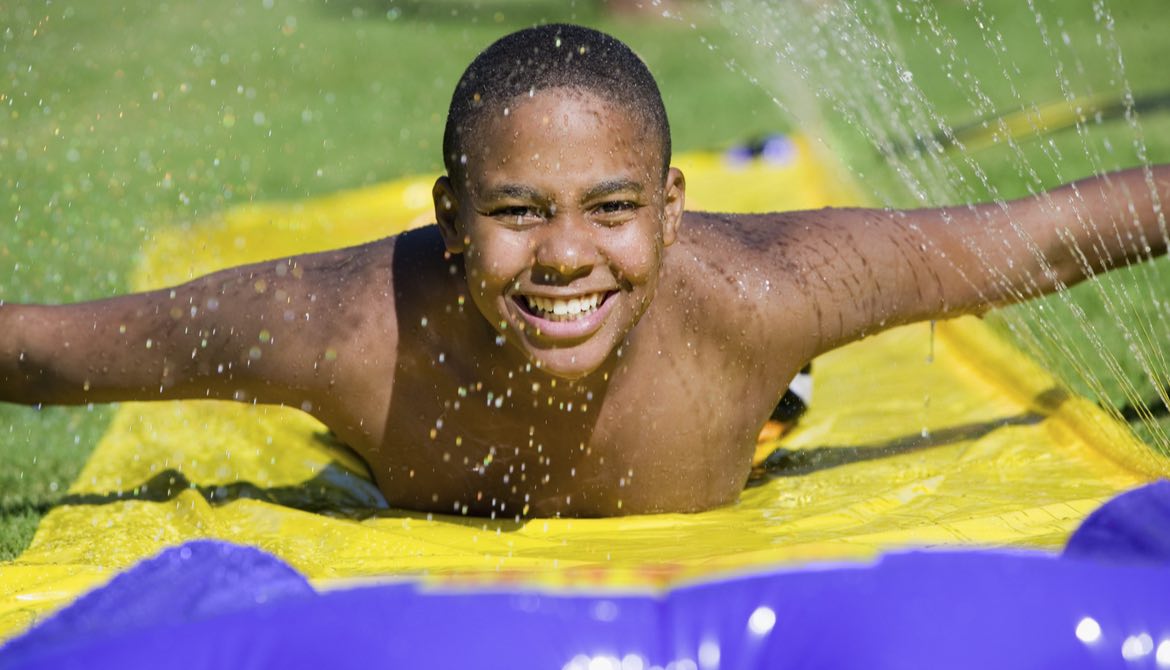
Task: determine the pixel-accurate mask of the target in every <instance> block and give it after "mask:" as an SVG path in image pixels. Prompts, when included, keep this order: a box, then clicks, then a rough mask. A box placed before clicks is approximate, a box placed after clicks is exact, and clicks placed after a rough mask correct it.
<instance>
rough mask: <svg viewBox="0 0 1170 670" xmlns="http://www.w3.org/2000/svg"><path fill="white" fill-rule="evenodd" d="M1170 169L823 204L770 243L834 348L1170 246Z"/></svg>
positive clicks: (1028, 294)
mask: <svg viewBox="0 0 1170 670" xmlns="http://www.w3.org/2000/svg"><path fill="white" fill-rule="evenodd" d="M1164 203H1166V204H1170V166H1159V167H1153V168H1148V169H1147V168H1136V169H1132V170H1126V171H1123V172H1117V173H1111V174H1106V175H1102V176H1098V177H1091V178H1088V179H1084V180H1081V181H1078V182H1074V183H1072V184H1068V185H1065V186H1062V187H1060V188H1057V189H1055V190H1053V191H1050V192H1047V193H1042V194H1039V195H1036V196H1032V197H1028V198H1023V199H1020V200H1015V201H1011V202H1003V203H989V204H983V205H977V206H969V207H943V208H936V209H919V210H907V211H897V210H866V209H848V210H819V211H813V212H802V213H797V214H794V215H791V216H789V217H787V218H785V219H784V220H783V221H781V222H780V223H781V224H782V225H779V226H777V229H778V230H779V231H780V232H778V234H777V236H776V239H775V241H774V243H773V245H772V246H773V250H772V251H773V253H776V251H777V250H776V249H775V246H776V245H782V246H784V247H785V251H784V252H783V254H784V257H785V258H786V259H787V261H786V263H785V265H786V267H785V268H784V269H782V271H783V272H786V273H787V275H788V276H789V278H790V280H793V281H796V282H797V283H798V284H800V285H802V288H803V293H804V295H805V298H806V303H807V305H808V307H807V310H808V312H809V313H815V314H816V321H817V323H818V330H819V335H818V339H819V342H818V343H817V345H816V347H815V353H820V352H824V351H827V350H829V349H832V348H835V347H837V346H840V345H842V344H845V343H847V342H850V341H852V340H855V339H858V338H860V337H864V336H865V335H867V334H870V333H873V332H877V331H878V330H881V329H884V328H887V327H890V326H895V325H899V324H903V323H910V322H913V321H920V320H925V319H937V318H946V317H950V316H957V315H959V314H964V313H972V312H982V311H985V310H987V309H989V308H991V307H994V306H997V305H1003V304H1008V303H1012V302H1019V301H1022V300H1027V299H1030V298H1035V297H1038V296H1041V295H1045V294H1048V293H1051V292H1053V291H1057V290H1060V289H1062V288H1065V287H1068V286H1071V285H1073V284H1076V283H1078V282H1080V281H1082V280H1084V279H1086V278H1089V277H1092V276H1094V275H1096V274H1098V273H1101V272H1107V271H1109V270H1112V269H1115V268H1118V267H1123V266H1126V265H1129V264H1132V263H1136V262H1141V261H1144V260H1148V259H1150V258H1153V257H1155V256H1159V255H1161V254H1164V253H1166V249H1167V227H1166V219H1165V215H1164V212H1163V204H1164Z"/></svg>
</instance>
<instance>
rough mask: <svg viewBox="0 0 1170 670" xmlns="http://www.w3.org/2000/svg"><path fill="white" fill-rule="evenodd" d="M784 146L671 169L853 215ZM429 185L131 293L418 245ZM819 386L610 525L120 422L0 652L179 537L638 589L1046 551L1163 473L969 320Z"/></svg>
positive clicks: (848, 352) (268, 449)
mask: <svg viewBox="0 0 1170 670" xmlns="http://www.w3.org/2000/svg"><path fill="white" fill-rule="evenodd" d="M790 141H791V143H792V144H791V147H790V148H791V158H790V159H789V160H787V161H785V162H783V163H768V162H764V161H760V160H756V161H752V162H747V163H739V164H731V163H729V162H728V160H727V159H726V158H725V157H724V156H722V155H720V154H714V153H708V154H692V155H686V156H682V157H680V158H679V160H678V161H677V164H678V165H679V166H680V167H681V168H682V170H683V171H684V173H686V175H687V177H688V192H687V201H688V206H689V207H690V208H691V209H708V210H724V211H763V210H778V209H805V208H814V207H822V206H827V205H834V204H847V203H856V202H857V198H856V197H855V196H852V195H851V194H850V193H849V192H848V191H847V190H846V189H843V188H840V187H838V186H837V184H839V183H841V182H840V180H838V179H836V178H835V176H834V175H833V174H832V173H831V172H830V171H828V170H827V169H826V168H825V167H824V165H823V164H822V163H821V162H819V161H817V160H816V159H815V158H814V157H813V156H812V154H811V152H810V149H809V148H808V147H807V146H806V145H805V143H804V142H803V141H801V140H800V139H799V138H796V139H792V140H790ZM432 182H433V178H431V177H419V178H408V179H403V180H400V181H396V182H393V183H390V184H386V185H381V186H376V187H371V188H367V189H362V190H358V191H353V192H346V193H341V194H338V195H334V196H329V197H324V198H319V199H315V200H310V201H306V202H301V203H293V204H270V205H251V206H246V207H240V208H237V209H234V210H231V211H229V212H226V213H225V214H223V215H222V216H221V217H219V218H217V219H215V220H213V221H208V222H203V223H200V224H198V225H195V226H191V227H190V228H182V229H174V230H168V231H162V232H160V233H159V234H158V235H157V236H156V237H155V239H154V241H153V243H152V246H151V247H150V248H148V249H146V250H145V251H144V255H143V259H142V262H141V265H140V268H139V270H138V273H137V275H136V278H135V282H134V288H135V289H139V290H142V289H148V288H154V287H158V286H165V285H170V284H174V283H178V282H182V281H185V280H187V279H189V278H191V277H194V276H197V275H201V274H205V273H207V272H210V271H213V270H216V269H219V268H221V267H226V266H231V265H238V264H241V263H246V262H252V261H260V260H264V259H268V258H274V257H278V256H284V255H289V254H296V253H304V252H308V251H315V250H320V249H324V248H330V247H337V246H342V245H348V244H356V243H360V242H364V241H367V240H370V239H374V238H378V237H382V236H385V235H390V234H394V233H396V232H399V231H401V230H404V229H406V228H409V227H413V226H418V225H425V224H427V223H429V222H430V221H431V220H432V215H431V195H430V193H431V184H432ZM778 327H779V326H778ZM814 377H815V387H816V397H815V401H814V402H813V403H812V405H811V408H810V410H809V412H808V413H807V414H806V415H805V416H804V417H803V418H802V419H801V422H800V424H799V426H798V427H797V429H796V430H794V431H793V432H792V433H790V434H788V435H786V436H785V437H784V438H782V439H781V440H779V441H770V442H766V443H762V444H761V446H760V449H759V450H758V454H757V460H758V462H759V465H758V467H757V470H756V473H755V475H754V476H753V479H752V481H751V482H750V483H749V486H748V487H747V489H746V490H745V491H744V493H743V495H742V496H741V498H740V500H739V501H738V502H737V503H736V504H733V505H730V506H727V507H724V508H721V509H716V510H712V511H709V512H703V513H699V514H663V515H653V516H631V517H623V518H614V519H531V520H527V521H522V522H517V521H514V520H510V519H509V520H498V519H497V520H491V519H482V518H466V517H460V516H440V515H427V514H419V513H413V512H404V511H400V510H395V509H390V508H387V507H386V505H385V503H384V502H383V499H382V496H381V495H380V493H379V492H378V490H377V489H376V487H374V485H373V484H372V483H371V482H370V481H369V479H368V477H367V475H366V472H365V467H364V465H363V463H362V462H361V461H360V460H359V459H358V458H356V457H355V456H354V455H353V454H352V453H350V452H349V451H348V450H347V449H346V448H345V447H344V446H343V445H339V444H336V443H335V442H334V441H333V440H332V439H331V438H330V435H329V433H328V431H326V430H325V428H324V427H323V426H322V425H321V424H320V423H318V422H316V421H315V420H314V419H312V418H311V417H309V416H308V415H306V414H303V413H301V412H299V411H296V410H293V409H288V408H280V407H270V406H248V405H239V404H235V403H228V402H210V401H205V402H168V403H127V404H124V405H122V406H121V407H120V408H119V410H118V412H117V413H116V416H115V418H114V420H113V421H112V422H111V425H110V427H109V429H108V431H107V433H106V435H105V436H104V437H103V438H102V440H101V442H100V443H99V445H98V446H97V448H96V450H95V451H94V453H93V455H92V456H91V458H90V460H89V462H88V463H87V464H86V466H85V468H84V469H83V470H82V472H81V474H80V476H79V477H78V479H77V481H76V482H74V483H73V485H72V486H71V488H70V489H69V493H68V495H67V497H66V498H65V500H64V501H63V502H62V504H60V505H59V506H57V507H55V508H54V509H52V510H51V511H50V512H49V513H48V514H47V515H46V516H45V518H44V519H43V520H42V521H41V524H40V526H39V528H38V530H37V533H36V535H35V537H34V539H33V541H32V544H31V545H30V546H29V548H28V549H27V550H26V551H25V552H24V553H23V554H22V555H21V556H20V557H19V558H17V559H16V560H15V561H12V562H10V563H7V564H4V565H0V638H8V637H11V636H13V635H15V634H17V633H19V632H21V631H22V630H24V629H26V628H28V627H29V626H31V625H32V624H33V623H35V622H36V621H38V620H40V619H41V618H43V617H45V616H46V615H47V614H49V613H50V612H52V611H54V610H56V609H58V608H60V607H61V606H63V605H65V604H67V603H69V602H71V601H72V600H73V599H75V598H76V597H77V596H78V595H80V594H82V593H83V592H85V591H86V590H88V589H90V588H92V587H94V586H97V585H99V584H101V583H103V582H105V581H107V580H108V579H110V577H112V576H113V575H115V574H117V572H118V571H120V570H122V569H124V568H126V567H128V566H130V565H132V564H133V563H135V562H137V561H139V560H141V559H143V558H145V557H148V556H151V555H153V554H155V553H157V552H158V551H160V550H161V549H163V548H164V547H168V546H173V545H176V544H180V543H182V542H185V541H187V540H191V539H196V538H215V539H221V540H226V541H230V542H236V543H241V544H247V545H252V546H256V547H259V548H261V549H263V550H265V551H268V552H271V553H272V554H275V555H276V556H278V557H280V558H281V559H283V560H285V561H287V562H288V563H290V564H291V565H292V566H294V567H295V568H297V569H298V570H300V571H301V572H302V573H304V574H305V575H306V576H308V577H309V578H310V579H311V580H312V581H313V582H314V584H316V585H317V586H318V587H322V588H330V587H336V586H340V585H343V584H349V583H352V582H353V581H354V580H364V579H368V578H378V579H385V578H411V579H418V578H425V579H431V580H442V581H448V582H449V581H457V582H466V583H468V584H479V583H500V582H502V581H507V582H523V583H533V584H539V585H546V586H564V587H574V588H578V587H586V588H591V589H604V588H630V587H634V588H655V587H661V586H665V585H669V584H673V583H676V582H678V581H680V580H692V579H697V578H701V577H704V576H708V575H714V574H724V573H726V572H728V571H736V570H750V569H753V568H759V567H761V566H774V565H777V564H797V563H806V562H810V561H834V560H858V559H869V558H872V557H874V556H875V555H877V554H878V553H880V552H883V551H888V550H892V549H898V548H905V547H945V546H966V547H970V546H977V547H1026V548H1037V549H1054V548H1058V547H1060V546H1062V545H1063V544H1064V542H1065V540H1066V539H1067V537H1068V535H1069V533H1070V532H1071V531H1072V530H1073V529H1074V528H1075V527H1076V526H1077V524H1078V523H1079V522H1080V521H1081V520H1082V519H1083V518H1084V517H1085V515H1086V514H1088V513H1089V512H1091V511H1092V510H1094V509H1095V508H1096V507H1097V506H1098V505H1100V503H1101V502H1103V501H1104V500H1106V499H1108V498H1110V497H1112V496H1113V495H1115V494H1117V493H1118V492H1120V491H1123V490H1126V489H1129V488H1133V487H1134V486H1137V485H1139V484H1142V483H1145V482H1148V481H1150V480H1151V479H1153V478H1154V477H1156V476H1158V475H1161V474H1164V473H1166V472H1167V471H1170V468H1168V467H1167V463H1166V462H1165V461H1163V460H1161V459H1159V458H1158V457H1156V456H1154V455H1153V454H1152V453H1151V452H1150V451H1149V450H1148V449H1146V447H1145V446H1144V445H1142V444H1140V443H1138V442H1137V441H1136V440H1135V438H1133V437H1132V436H1131V435H1130V434H1129V432H1128V431H1127V430H1126V429H1125V427H1124V426H1121V425H1119V424H1117V423H1116V422H1114V421H1113V420H1112V419H1111V418H1109V417H1108V416H1107V415H1106V414H1105V413H1104V412H1102V411H1101V410H1099V409H1098V408H1097V407H1096V406H1095V405H1093V404H1092V403H1090V402H1088V401H1086V400H1084V399H1081V398H1077V397H1074V396H1071V395H1069V394H1068V393H1067V392H1065V391H1062V390H1061V389H1060V387H1059V385H1058V384H1057V382H1056V381H1055V380H1054V379H1053V378H1052V377H1051V376H1050V375H1048V374H1046V373H1045V372H1044V371H1043V370H1040V369H1039V368H1037V367H1036V366H1035V365H1034V364H1033V363H1031V361H1029V360H1028V359H1027V358H1026V357H1024V356H1022V355H1021V354H1019V353H1018V352H1016V351H1015V350H1013V349H1012V348H1011V347H1009V346H1007V345H1006V344H1004V343H1003V342H1001V341H1000V340H998V339H997V338H996V337H995V336H994V334H992V333H991V332H990V330H989V329H988V328H987V327H986V326H984V325H983V324H982V323H981V322H979V321H978V320H976V319H973V318H965V319H960V320H957V321H953V322H946V323H939V324H937V327H936V328H932V327H931V325H930V324H919V325H915V326H910V327H905V328H900V329H897V330H893V331H889V332H887V333H884V334H882V335H879V336H876V337H872V338H870V339H867V340H865V341H864V342H860V343H857V344H854V345H851V346H849V347H846V348H844V349H841V350H838V351H835V352H832V353H831V354H828V355H826V356H823V357H821V358H819V359H818V360H817V364H816V367H815V369H814Z"/></svg>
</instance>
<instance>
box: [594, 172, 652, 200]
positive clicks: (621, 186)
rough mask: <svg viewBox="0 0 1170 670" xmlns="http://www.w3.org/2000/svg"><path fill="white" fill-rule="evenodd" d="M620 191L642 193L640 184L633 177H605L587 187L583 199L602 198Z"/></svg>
mask: <svg viewBox="0 0 1170 670" xmlns="http://www.w3.org/2000/svg"><path fill="white" fill-rule="evenodd" d="M621 191H633V192H634V193H638V194H641V193H642V184H640V183H638V182H636V181H634V180H633V179H626V178H624V177H623V178H618V179H607V180H605V181H603V182H601V183H600V184H598V185H596V186H594V187H593V188H591V189H589V190H588V191H587V192H586V193H585V197H584V200H593V199H594V198H602V197H605V196H607V195H610V194H612V193H619V192H621Z"/></svg>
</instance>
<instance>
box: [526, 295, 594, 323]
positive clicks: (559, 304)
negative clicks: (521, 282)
mask: <svg viewBox="0 0 1170 670" xmlns="http://www.w3.org/2000/svg"><path fill="white" fill-rule="evenodd" d="M604 298H605V294H603V293H590V294H589V295H583V296H578V297H576V298H568V299H564V298H543V297H540V296H535V295H526V296H524V300H525V302H526V303H527V304H528V309H530V310H531V311H532V312H533V313H535V314H538V315H540V316H542V317H544V318H546V319H551V320H553V321H567V320H571V319H576V318H578V317H580V316H581V315H583V314H588V313H589V312H592V311H593V310H595V309H597V306H598V305H599V304H601V301H602V299H604Z"/></svg>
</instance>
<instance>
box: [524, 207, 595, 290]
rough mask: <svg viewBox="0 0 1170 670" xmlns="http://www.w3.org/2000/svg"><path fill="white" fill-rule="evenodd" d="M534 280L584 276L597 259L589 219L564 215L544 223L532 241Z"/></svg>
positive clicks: (563, 281)
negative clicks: (547, 224)
mask: <svg viewBox="0 0 1170 670" xmlns="http://www.w3.org/2000/svg"><path fill="white" fill-rule="evenodd" d="M535 245H536V248H535V249H534V252H535V254H534V255H535V260H536V265H535V267H534V268H533V271H534V274H535V275H536V277H535V280H536V281H543V282H548V283H567V282H570V281H572V280H574V279H577V278H578V277H584V276H587V275H588V274H589V273H590V272H592V271H593V266H594V264H595V263H596V262H597V256H598V253H597V248H596V246H595V241H594V239H593V235H592V231H591V226H590V224H589V222H587V221H584V220H582V218H580V217H575V216H563V217H559V220H557V221H554V222H553V225H550V226H544V230H542V231H541V235H540V237H539V238H538V239H537V240H535Z"/></svg>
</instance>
